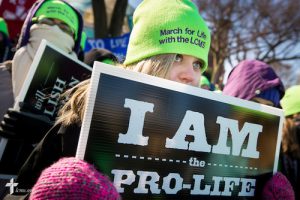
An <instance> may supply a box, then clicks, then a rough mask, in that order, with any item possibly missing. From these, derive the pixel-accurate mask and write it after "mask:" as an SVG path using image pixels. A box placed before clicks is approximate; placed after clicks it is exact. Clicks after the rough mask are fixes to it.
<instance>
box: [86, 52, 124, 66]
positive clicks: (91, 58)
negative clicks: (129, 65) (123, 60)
mask: <svg viewBox="0 0 300 200" xmlns="http://www.w3.org/2000/svg"><path fill="white" fill-rule="evenodd" d="M95 61H99V62H104V63H106V64H110V65H117V64H118V63H119V60H118V58H117V57H116V56H115V55H114V54H113V53H112V52H111V51H109V50H107V49H103V48H94V49H91V50H90V51H89V52H87V53H86V54H85V55H84V63H85V64H87V65H89V66H90V67H93V65H94V62H95Z"/></svg>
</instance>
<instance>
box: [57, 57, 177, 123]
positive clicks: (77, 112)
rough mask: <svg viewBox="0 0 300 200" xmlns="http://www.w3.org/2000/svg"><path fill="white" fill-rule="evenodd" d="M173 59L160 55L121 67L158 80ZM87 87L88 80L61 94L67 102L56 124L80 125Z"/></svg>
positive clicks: (167, 69) (166, 72)
mask: <svg viewBox="0 0 300 200" xmlns="http://www.w3.org/2000/svg"><path fill="white" fill-rule="evenodd" d="M175 57H176V54H162V55H157V56H152V57H150V58H147V59H145V60H142V61H139V62H137V63H134V64H131V65H127V66H121V67H123V68H125V69H130V70H133V71H137V72H141V73H145V74H149V75H152V76H157V77H160V78H166V77H167V74H168V72H169V69H170V68H171V66H172V64H173V62H174V60H175ZM89 85H90V80H89V79H88V80H85V81H83V82H81V83H79V84H78V85H76V86H75V87H73V88H71V89H70V90H68V91H66V92H65V93H64V94H63V97H64V98H67V97H69V100H68V101H67V102H66V103H65V105H64V106H63V107H62V108H61V109H60V111H59V113H58V118H57V120H56V124H58V123H61V124H62V125H65V126H67V125H70V124H72V123H77V124H79V125H81V123H82V120H83V115H84V111H85V107H86V101H87V94H88V88H89Z"/></svg>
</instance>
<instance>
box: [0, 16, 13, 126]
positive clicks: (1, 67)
mask: <svg viewBox="0 0 300 200" xmlns="http://www.w3.org/2000/svg"><path fill="white" fill-rule="evenodd" d="M12 56H13V53H12V51H11V45H10V40H9V33H8V29H7V25H6V22H5V20H4V19H3V18H1V17H0V80H1V81H0V121H1V120H2V119H3V116H4V114H5V113H6V111H7V109H8V108H9V107H11V106H13V103H14V98H13V94H12V86H11V61H10V59H11V58H12Z"/></svg>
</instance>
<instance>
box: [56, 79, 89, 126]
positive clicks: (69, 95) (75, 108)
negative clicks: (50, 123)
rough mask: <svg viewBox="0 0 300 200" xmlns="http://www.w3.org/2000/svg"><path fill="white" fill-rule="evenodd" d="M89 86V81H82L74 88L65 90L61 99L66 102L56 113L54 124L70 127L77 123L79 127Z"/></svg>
mask: <svg viewBox="0 0 300 200" xmlns="http://www.w3.org/2000/svg"><path fill="white" fill-rule="evenodd" d="M89 85H90V79H87V80H85V81H82V82H81V83H79V84H77V85H76V86H75V87H73V88H71V89H69V90H67V91H66V92H65V93H64V94H63V95H62V97H61V98H64V99H66V100H67V102H66V103H65V104H64V106H63V107H62V108H61V109H60V110H59V112H58V118H57V120H56V122H55V123H56V124H59V123H61V124H62V125H65V126H67V125H70V124H73V123H77V124H79V125H81V122H82V119H83V115H84V111H85V104H86V100H87V93H88V89H89Z"/></svg>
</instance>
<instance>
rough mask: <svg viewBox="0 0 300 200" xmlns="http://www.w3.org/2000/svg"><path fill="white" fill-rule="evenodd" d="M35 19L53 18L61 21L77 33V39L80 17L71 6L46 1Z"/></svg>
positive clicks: (57, 0) (56, 1)
mask: <svg viewBox="0 0 300 200" xmlns="http://www.w3.org/2000/svg"><path fill="white" fill-rule="evenodd" d="M35 17H38V18H39V19H43V18H52V19H59V20H61V21H63V22H65V23H66V24H67V25H68V26H69V27H70V28H71V29H73V31H74V33H75V39H77V34H78V33H77V32H78V26H79V23H78V17H77V14H76V12H75V10H73V8H71V7H70V6H69V5H67V4H66V3H64V2H63V1H59V0H49V1H45V2H44V3H43V4H42V5H41V7H40V8H39V9H38V10H37V12H36V14H35Z"/></svg>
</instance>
